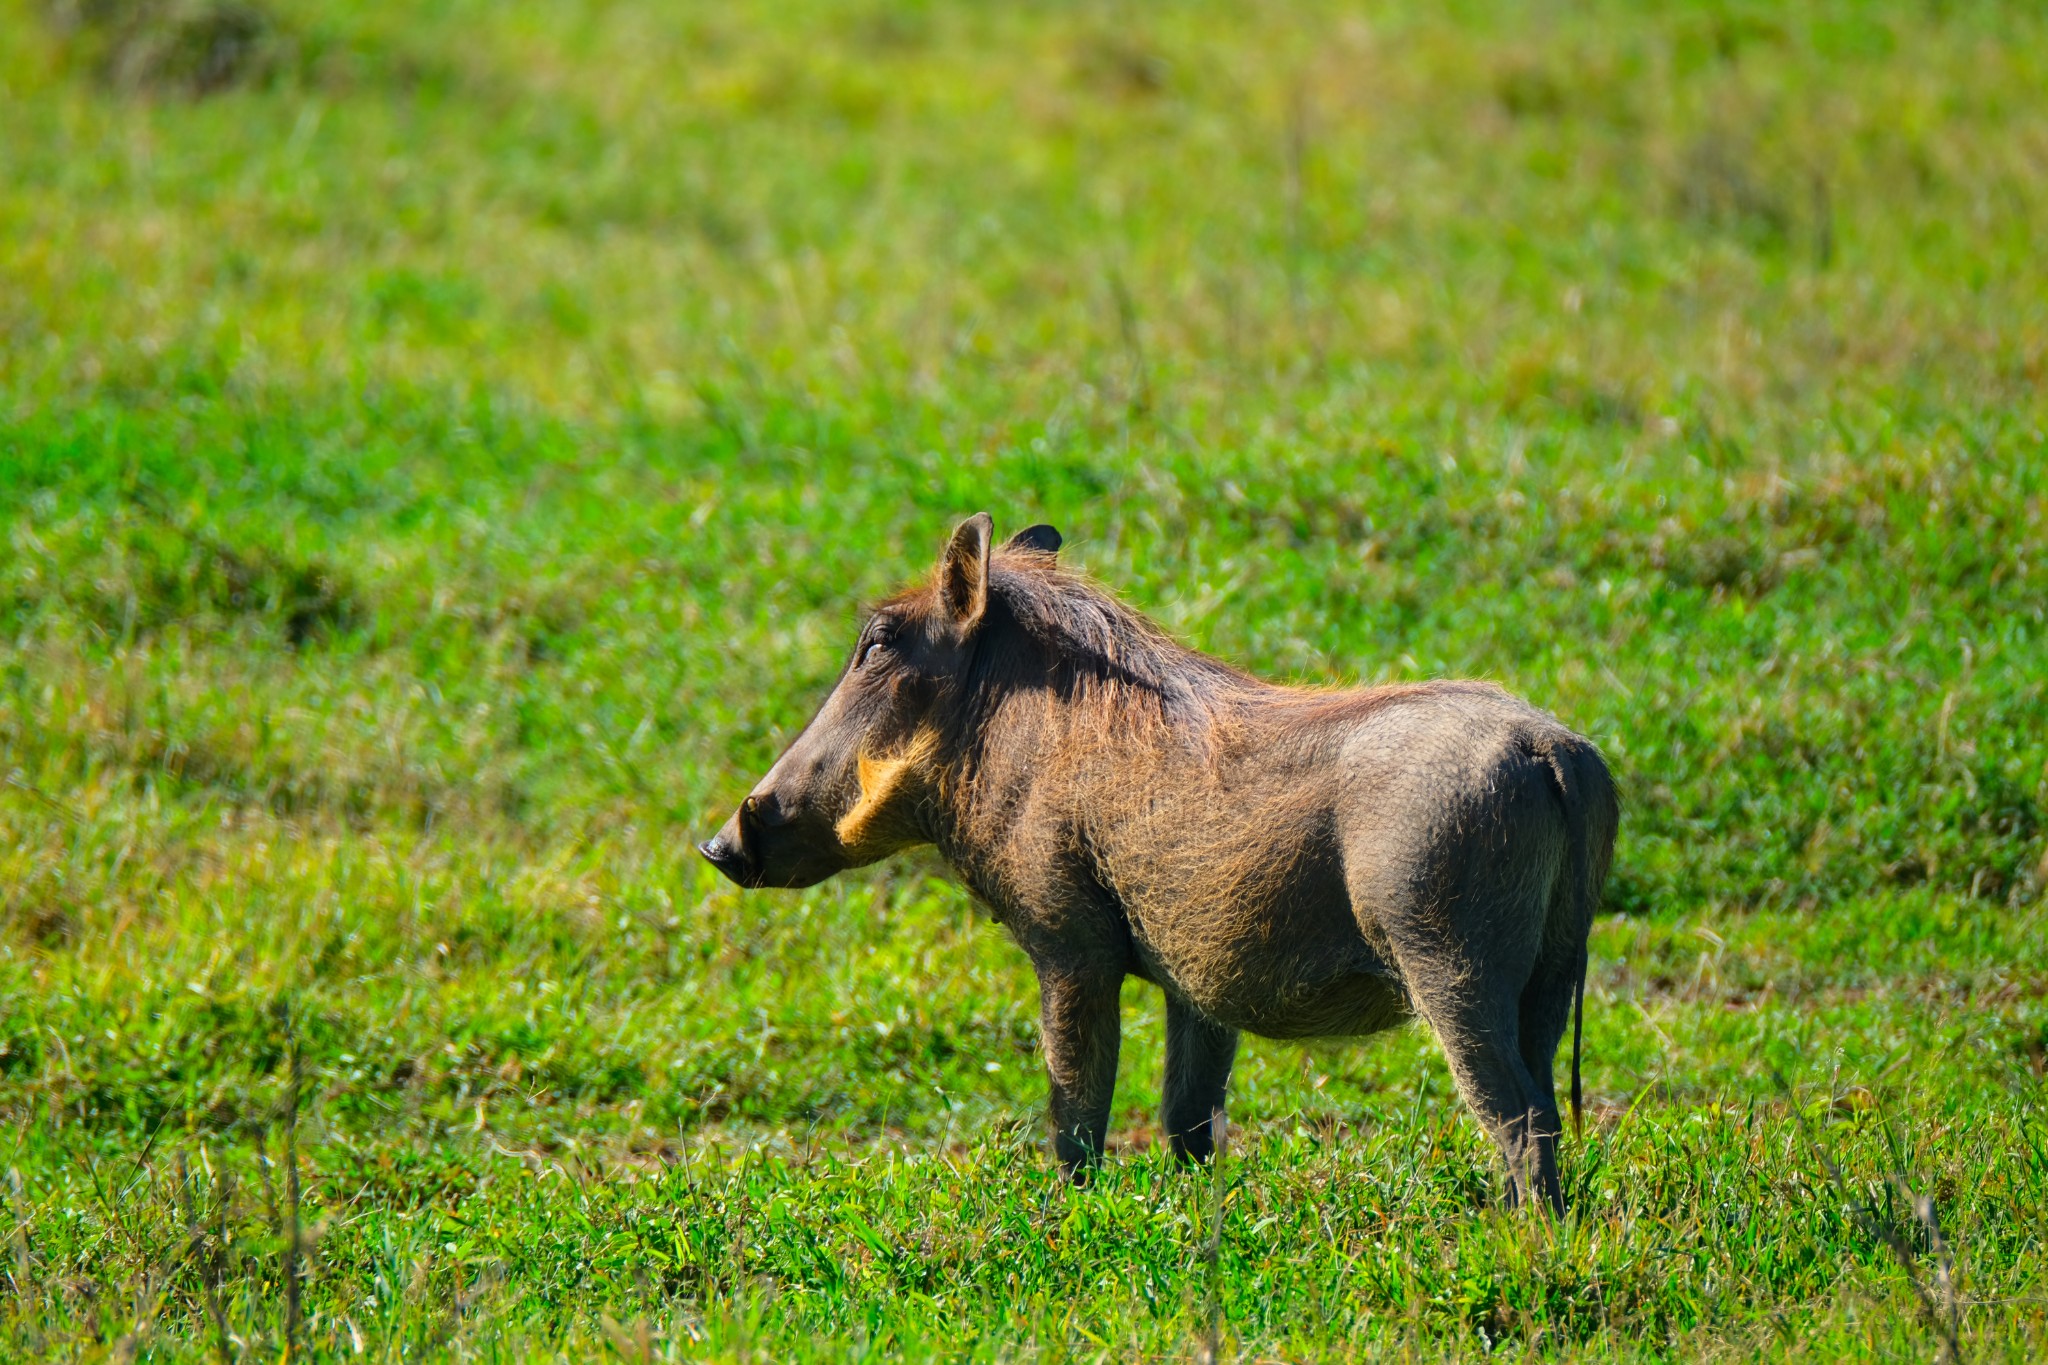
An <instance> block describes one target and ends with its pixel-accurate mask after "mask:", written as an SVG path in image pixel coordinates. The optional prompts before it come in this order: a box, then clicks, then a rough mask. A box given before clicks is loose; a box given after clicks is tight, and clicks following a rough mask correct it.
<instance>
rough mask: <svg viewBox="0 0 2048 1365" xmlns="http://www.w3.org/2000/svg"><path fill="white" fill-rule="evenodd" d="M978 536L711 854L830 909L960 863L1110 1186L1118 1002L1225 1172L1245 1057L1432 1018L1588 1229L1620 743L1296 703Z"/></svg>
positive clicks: (1179, 1126)
mask: <svg viewBox="0 0 2048 1365" xmlns="http://www.w3.org/2000/svg"><path fill="white" fill-rule="evenodd" d="M990 542H991V524H990V521H989V517H988V514H987V513H981V514H979V515H977V516H974V517H972V518H970V519H969V520H967V521H966V522H965V523H963V524H962V525H961V526H960V527H959V529H958V530H957V531H955V532H954V534H953V537H952V539H951V541H950V543H948V545H947V546H946V549H945V553H944V555H943V556H942V557H941V559H940V561H939V565H938V568H937V571H936V572H935V573H934V575H933V577H932V580H931V581H930V582H929V583H928V584H926V585H924V586H921V587H915V588H911V589H909V590H908V591H905V592H903V593H900V594H898V595H897V596H895V597H893V598H891V599H890V600H888V601H886V602H884V603H882V604H881V606H879V607H877V608H876V609H875V611H874V613H873V615H872V616H871V617H870V618H869V619H868V622H867V624H866V625H865V626H864V627H863V628H862V630H861V633H860V639H859V641H858V643H856V644H855V646H854V649H853V653H852V656H851V657H850V658H849V659H848V661H847V664H846V668H845V671H844V672H842V673H841V674H840V677H839V681H838V683H837V685H836V686H834V688H833V689H832V694H831V695H830V696H829V697H827V698H826V699H825V704H824V705H823V706H822V707H821V708H820V709H819V711H818V713H817V715H816V716H815V717H813V718H812V720H811V722H810V724H809V725H807V726H806V727H804V730H803V733H801V734H800V735H798V736H797V737H796V740H795V742H794V743H792V744H791V745H790V746H789V748H788V749H787V750H786V751H785V752H784V753H783V755H782V757H781V758H780V759H778V760H777V761H776V763H775V766H774V767H773V768H771V769H769V771H768V775H767V776H766V777H764V778H762V779H761V781H760V783H759V785H757V786H756V787H755V788H754V790H753V792H752V793H751V794H750V795H748V797H747V798H746V799H745V800H744V801H743V802H741V803H740V808H739V810H738V812H737V813H735V814H734V816H733V817H732V818H731V819H730V820H728V821H727V822H726V823H725V826H724V828H722V829H721V830H719V832H718V833H717V834H716V835H715V836H714V837H713V838H711V839H710V840H708V841H707V842H705V843H704V844H703V845H702V847H701V851H702V852H703V854H704V856H705V857H706V858H708V859H709V860H710V861H711V862H712V863H713V864H714V865H715V866H716V867H717V868H718V869H719V870H720V871H721V872H723V873H725V874H726V875H727V876H728V877H730V878H732V879H733V880H734V881H736V882H738V883H739V884H740V885H741V886H748V887H760V886H781V887H798V886H810V885H813V884H814V883H817V882H819V881H822V880H824V879H825V878H826V877H829V876H831V875H832V874H833V873H835V872H838V871H841V870H842V869H845V868H850V867H859V866H862V865H864V864H867V863H872V862H874V861H875V860H877V859H879V858H883V857H886V856H888V855H889V854H891V853H895V852H897V851H899V850H901V849H906V848H909V847H911V846H913V845H917V844H933V845H936V846H937V847H938V849H939V851H940V853H941V854H943V855H944V857H945V858H946V859H947V860H948V861H949V862H950V863H951V864H952V866H953V867H954V868H955V869H956V870H957V871H958V873H959V874H960V876H961V877H962V878H963V879H964V880H965V881H966V883H967V885H968V886H969V887H970V888H972V890H973V892H974V894H975V895H976V896H977V897H978V898H979V899H980V900H981V901H983V902H984V903H985V904H986V905H987V906H988V908H989V909H990V910H991V911H993V913H994V916H995V918H996V919H997V920H998V921H1000V922H1001V923H1002V924H1003V925H1004V926H1005V927H1006V928H1007V929H1008V930H1009V931H1010V933H1011V934H1012V935H1013V936H1014V937H1015V939H1016V941H1017V943H1018V944H1019V945H1020V946H1021V947H1022V948H1023V949H1024V951H1025V952H1026V953H1027V954H1028V955H1029V956H1030V958H1031V962H1032V965H1033V967H1035V968H1036V969H1037V972H1038V981H1039V990H1040V1019H1041V1023H1042V1034H1043V1046H1044V1050H1045V1060H1046V1068H1047V1070H1048V1071H1049V1072H1050V1073H1051V1080H1052V1117H1053V1126H1054V1148H1055V1151H1056V1153H1057V1155H1058V1158H1059V1161H1060V1165H1061V1168H1062V1169H1063V1171H1065V1172H1066V1173H1067V1174H1068V1176H1069V1177H1070V1178H1076V1179H1078V1178H1082V1177H1085V1175H1086V1173H1087V1170H1088V1168H1089V1166H1090V1165H1091V1164H1092V1163H1093V1162H1095V1161H1096V1160H1098V1159H1099V1158H1100V1156H1101V1153H1102V1150H1103V1140H1104V1137H1105V1135H1106V1132H1107V1129H1108V1125H1109V1107H1110V1092H1111V1089H1112V1087H1113V1085H1114V1083H1115V1080H1116V1066H1117V1048H1118V1030H1119V1020H1118V994H1119V987H1120V985H1121V983H1122V981H1123V978H1124V977H1125V976H1126V975H1129V974H1135V975H1137V976H1140V977H1143V978H1144V979H1145V980H1147V981H1150V982H1152V983H1154V984H1155V985H1157V986H1159V987H1160V988H1161V989H1162V990H1163V991H1164V992H1165V995H1166V1083H1165V1095H1164V1114H1163V1117H1164V1126H1165V1129H1166V1133H1167V1136H1168V1140H1169V1141H1170V1142H1171V1144H1172V1146H1173V1149H1174V1151H1176V1152H1177V1153H1179V1154H1180V1155H1181V1156H1182V1157H1184V1158H1187V1159H1192V1160H1201V1159H1203V1158H1204V1157H1206V1156H1207V1155H1208V1154H1209V1150H1210V1143H1211V1138H1210V1118H1211V1114H1212V1111H1213V1110H1215V1109H1218V1108H1220V1106H1221V1105H1222V1103H1223V1094H1224V1086H1225V1084H1226V1082H1227V1081H1228V1079H1229V1076H1230V1068H1231V1062H1232V1060H1233V1058H1234V1057H1235V1055H1236V1051H1237V1039H1238V1034H1239V1032H1240V1031H1242V1030H1249V1031H1251V1032H1253V1033H1257V1034H1261V1035H1264V1036H1266V1037H1270V1038H1311V1037H1331V1036H1346V1035H1357V1034H1366V1033H1373V1032H1376V1031H1378V1030H1380V1029H1384V1028H1388V1027H1391V1026H1393V1025H1394V1024H1397V1023H1399V1022H1401V1021H1403V1020H1406V1019H1408V1018H1410V1017H1413V1016H1415V1015H1420V1016H1421V1017H1422V1018H1423V1019H1425V1020H1427V1021H1428V1022H1429V1024H1430V1026H1431V1027H1432V1028H1434V1029H1435V1031H1436V1035H1437V1037H1438V1039H1439V1040H1441V1042H1442V1044H1443V1048H1444V1052H1445V1053H1446V1054H1447V1055H1448V1057H1449V1059H1450V1065H1451V1071H1452V1074H1453V1075H1454V1076H1455V1077H1456V1078H1457V1083H1458V1088H1459V1089H1460V1091H1461V1092H1462V1093H1463V1094H1464V1097H1465V1099H1466V1102H1467V1103H1468V1104H1470V1105H1471V1107H1472V1110H1473V1112H1474V1113H1476V1114H1477V1115H1478V1117H1479V1119H1480V1121H1481V1122H1482V1123H1484V1124H1485V1126H1486V1129H1487V1132H1488V1133H1489V1134H1490V1135H1491V1136H1492V1138H1493V1140H1494V1141H1495V1142H1496V1143H1497V1144H1498V1145H1499V1147H1500V1150H1501V1153H1502V1155H1503V1156H1504V1157H1505V1158H1506V1162H1507V1171H1508V1198H1509V1200H1510V1202H1517V1203H1519V1202H1523V1201H1524V1200H1526V1199H1527V1198H1528V1197H1529V1196H1530V1195H1531V1194H1532V1193H1534V1194H1540V1195H1541V1197H1542V1198H1543V1199H1544V1200H1545V1201H1546V1202H1547V1203H1548V1204H1549V1205H1550V1206H1551V1207H1552V1208H1553V1209H1561V1208H1562V1207H1563V1195H1562V1191H1561V1189H1560V1187H1559V1184H1558V1176H1557V1138H1558V1135H1559V1132H1560V1128H1561V1124H1560V1123H1559V1118H1558V1109H1557V1094H1556V1088H1555V1086H1554V1084H1553V1081H1552V1078H1551V1064H1552V1059H1553V1058H1554V1057H1555V1055H1556V1052H1557V1047H1558V1043H1559V1040H1560V1039H1561V1038H1562V1037H1563V1034H1564V1030H1565V1026H1566V1024H1567V1022H1570V1023H1572V1024H1573V1026H1574V1027H1573V1039H1572V1108H1573V1112H1574V1114H1575V1115H1576V1113H1577V1110H1578V1103H1579V1041H1578V1030H1577V1021H1578V1011H1579V1009H1580V1006H1581V1004H1582V998H1583V994H1584V985H1585V971H1586V934H1587V928H1588V925H1589V924H1590V922H1591V920H1592V916H1593V912H1594V907H1595V906H1596V904H1597V903H1598V902H1599V899H1600V891H1601V885H1602V883H1603V882H1604V881H1605V879H1606V876H1607V866H1608V859H1609V857H1610V855H1611V853H1612V851H1613V847H1614V834H1615V826H1616V822H1617V819H1618V814H1619V812H1618V809H1617V806H1616V800H1615V793H1614V787H1613V784H1612V782H1611V780H1610V779H1609V777H1608V772H1607V767H1606V765H1605V764H1604V763H1603V762H1602V761H1601V758H1600V754H1599V752H1598V751H1597V750H1596V749H1595V748H1594V747H1593V745H1592V744H1591V743H1590V742H1588V741H1587V740H1585V739H1583V738H1581V737H1580V736H1578V735H1576V734H1574V733H1572V732H1571V731H1570V730H1567V729H1565V728H1564V726H1562V725H1560V724H1558V722H1557V721H1556V720H1554V719H1553V718H1551V717H1550V716H1549V715H1547V714H1545V713H1544V712H1542V711H1538V710H1536V709H1534V708H1533V707H1530V706H1528V705H1526V704H1525V703H1523V702H1521V701H1518V700H1516V699H1515V698H1513V697H1511V696H1509V695H1508V694H1507V693H1506V692H1504V691H1502V690H1501V689H1500V688H1498V687H1495V686H1493V685H1491V684H1489V683H1482V682H1430V683H1419V684H1413V685H1406V686H1394V687H1372V688H1363V689H1357V690H1346V691H1338V690H1329V689H1316V688H1295V687H1280V686H1275V685H1273V684H1270V683H1265V682H1261V681H1259V680H1258V679H1256V678H1252V677H1249V676H1247V675H1246V674H1244V673H1241V672H1239V671H1237V670H1236V669H1234V668H1231V667H1229V666H1228V665H1226V664H1223V663H1221V662H1219V661H1217V660H1215V659H1212V658H1209V657H1207V656H1205V655H1203V654H1199V653H1197V652H1195V651H1193V650H1190V649H1187V648H1184V647H1183V646H1181V645H1179V644H1177V643H1175V642H1174V641H1173V640H1171V639H1170V638H1168V637H1167V636H1166V634H1165V633H1164V632H1162V631H1161V630H1160V629H1159V628H1158V627H1156V626H1155V625H1153V624H1152V623H1151V622H1150V621H1148V620H1146V619H1145V618H1144V617H1143V616H1141V615H1139V614H1138V613H1137V612H1136V611H1134V610H1132V609H1131V608H1129V607H1127V606H1125V605H1124V604H1123V603H1121V602H1119V601H1117V600H1116V599H1115V598H1114V597H1112V596H1111V595H1110V594H1109V593H1107V592H1105V591H1104V590H1102V589H1101V588H1099V587H1097V586H1096V585H1094V584H1093V583H1091V582H1089V581H1087V580H1085V579H1083V578H1081V577H1079V576H1077V575H1074V574H1072V573H1069V572H1066V571H1064V570H1062V569H1061V568H1060V567H1059V565H1058V563H1057V561H1056V559H1055V554H1056V552H1057V550H1058V549H1059V545H1060V536H1059V533H1058V532H1056V531H1054V530H1053V529H1052V528H1051V527H1049V526H1033V527H1031V528H1029V529H1027V530H1024V531H1020V532H1018V533H1017V534H1016V535H1015V536H1013V537H1011V538H1010V540H1009V541H1008V543H1006V544H1004V545H1001V546H999V547H998V546H992V545H991V543H990Z"/></svg>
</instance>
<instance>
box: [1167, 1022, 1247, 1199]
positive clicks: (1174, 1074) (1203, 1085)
mask: <svg viewBox="0 0 2048 1365" xmlns="http://www.w3.org/2000/svg"><path fill="white" fill-rule="evenodd" d="M1236 1059H1237V1030H1236V1029H1234V1028H1225V1027H1224V1026H1223V1025H1221V1024H1218V1023H1216V1022H1214V1021H1213V1020H1210V1019H1207V1018H1204V1017H1203V1016H1202V1015H1201V1014H1199V1013H1198V1012H1196V1010H1195V1008H1194V1007H1193V1006H1192V1005H1189V1004H1188V1003H1186V1002H1185V1001H1183V1000H1181V999H1179V998H1178V997H1176V996H1174V995H1172V994H1168V995H1167V997H1166V1085H1165V1093H1164V1102H1163V1103H1162V1104H1161V1105H1160V1118H1161V1120H1162V1122H1164V1124H1165V1125H1166V1140H1167V1141H1168V1142H1169V1143H1171V1144H1172V1145H1173V1154H1174V1155H1175V1156H1177V1157H1179V1158H1180V1159H1181V1160H1183V1161H1207V1160H1208V1159H1209V1154H1210V1152H1211V1151H1212V1150H1213V1149H1214V1147H1215V1145H1216V1143H1215V1138H1214V1136H1213V1135H1212V1133H1211V1130H1210V1126H1209V1117H1210V1115H1211V1114H1212V1113H1213V1112H1214V1111H1215V1110H1218V1109H1221V1108H1222V1107H1223V1092H1224V1089H1225V1087H1227V1086H1228V1085H1229V1083H1230V1066H1231V1063H1232V1062H1234V1061H1235V1060H1236Z"/></svg>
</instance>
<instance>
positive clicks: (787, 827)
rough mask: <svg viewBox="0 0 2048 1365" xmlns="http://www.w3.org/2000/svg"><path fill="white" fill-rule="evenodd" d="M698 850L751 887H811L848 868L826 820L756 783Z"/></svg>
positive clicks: (715, 864)
mask: <svg viewBox="0 0 2048 1365" xmlns="http://www.w3.org/2000/svg"><path fill="white" fill-rule="evenodd" d="M697 851H698V852H699V853H701V854H703V855H704V858H705V860H706V861H707V862H709V863H710V864H711V865H712V866H713V867H715V868H717V869H718V870H719V871H720V872H723V873H724V874H725V875H726V876H728V877H730V878H732V880H733V881H735V882H737V883H738V884H739V885H741V886H744V887H749V888H754V887H763V886H782V887H803V886H815V885H817V884H818V883H819V882H821V881H824V880H825V878H827V877H829V876H831V875H832V874H833V873H835V872H841V871H844V870H845V868H846V859H845V858H844V857H842V856H841V855H840V851H839V843H838V841H837V840H836V839H834V838H833V837H832V827H831V825H830V824H829V823H823V822H821V820H820V819H819V818H818V817H817V816H815V815H806V814H804V813H802V812H800V811H799V810H797V809H794V808H792V807H791V806H790V804H789V803H788V802H787V801H785V800H784V799H783V798H782V796H781V794H780V793H779V792H777V791H774V790H767V791H763V790H760V789H758V788H757V789H756V790H755V792H754V794H753V795H752V796H749V797H748V798H747V799H746V800H744V801H742V802H740V808H739V809H738V810H736V811H734V812H733V816H732V819H730V820H727V821H726V822H725V827H724V828H722V829H720V830H719V831H718V833H716V834H714V835H712V836H711V837H710V838H709V839H707V840H705V841H704V842H703V843H701V844H699V845H697Z"/></svg>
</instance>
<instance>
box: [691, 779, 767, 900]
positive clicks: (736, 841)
mask: <svg viewBox="0 0 2048 1365" xmlns="http://www.w3.org/2000/svg"><path fill="white" fill-rule="evenodd" d="M757 804H758V798H756V797H752V796H750V797H748V798H747V799H746V800H744V801H742V802H740V808H739V809H738V810H736V811H734V812H733V815H732V818H731V819H730V820H727V821H726V822H725V825H724V826H723V827H722V828H721V829H720V830H719V831H718V833H716V834H714V835H712V836H711V837H710V838H709V839H706V840H705V841H704V842H703V843H701V844H699V845H697V851H698V852H699V853H701V854H703V855H704V860H705V861H706V862H708V863H710V864H711V865H712V866H713V867H715V868H717V869H718V870H719V871H720V872H723V873H724V874H725V875H726V876H728V877H730V878H732V880H733V881H735V882H737V883H738V884H739V885H741V886H759V885H760V884H761V859H760V852H759V850H760V841H759V839H758V838H755V839H752V840H750V839H749V838H748V835H749V834H750V833H753V832H754V831H752V830H750V829H749V826H750V825H755V824H756V823H757V821H758V816H757V815H756V813H755V812H756V806H757Z"/></svg>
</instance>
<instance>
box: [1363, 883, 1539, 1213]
mask: <svg viewBox="0 0 2048 1365" xmlns="http://www.w3.org/2000/svg"><path fill="white" fill-rule="evenodd" d="M1403 930H1404V932H1401V933H1399V934H1397V935H1394V936H1393V937H1394V946H1395V951H1396V953H1397V954H1398V955H1399V956H1400V959H1401V968H1402V973H1403V975H1404V976H1405V977H1406V979H1407V982H1408V990H1409V993H1410V994H1411V995H1412V996H1413V997H1414V1000H1415V1007H1416V1012H1417V1013H1419V1014H1420V1015H1422V1017H1423V1018H1424V1019H1426V1020H1428V1021H1429V1026H1430V1027H1431V1028H1432V1029H1433V1030H1434V1031H1435V1032H1436V1036H1437V1041H1438V1042H1440V1043H1442V1044H1443V1049H1444V1056H1445V1057H1446V1059H1448V1060H1449V1062H1450V1064H1451V1075H1452V1077H1453V1078H1454V1079H1455V1080H1456V1081H1457V1083H1458V1091H1459V1093H1460V1094H1462V1095H1463V1096H1464V1097H1465V1102H1466V1103H1467V1104H1469V1105H1470V1106H1471V1107H1472V1112H1473V1113H1474V1114H1476V1115H1478V1117H1479V1121H1480V1122H1481V1123H1482V1124H1484V1125H1485V1127H1486V1132H1487V1135H1488V1136H1489V1137H1491V1138H1492V1139H1493V1141H1494V1145H1495V1146H1497V1147H1499V1148H1500V1153H1501V1156H1502V1157H1503V1158H1504V1159H1505V1161H1506V1162H1507V1172H1508V1189H1507V1198H1508V1203H1509V1204H1510V1205H1521V1204H1525V1203H1527V1202H1529V1201H1530V1200H1531V1199H1541V1200H1542V1201H1543V1202H1544V1203H1545V1204H1546V1205H1548V1206H1549V1208H1550V1209H1551V1211H1553V1212H1555V1213H1559V1214H1562V1213H1563V1212H1564V1191H1563V1188H1562V1187H1561V1186H1560V1185H1559V1183H1558V1179H1557V1122H1556V1114H1557V1107H1556V1101H1555V1100H1553V1099H1551V1098H1550V1096H1549V1091H1548V1087H1541V1088H1539V1086H1538V1085H1537V1082H1536V1078H1535V1077H1534V1076H1532V1075H1530V1074H1529V1067H1528V1064H1527V1063H1526V1062H1525V1061H1524V1060H1523V1054H1522V1038H1521V1006H1522V989H1523V986H1524V984H1525V983H1526V982H1527V980H1528V978H1529V974H1530V967H1529V959H1530V958H1532V957H1534V956H1535V953H1534V951H1533V950H1534V948H1535V945H1534V944H1533V943H1528V944H1523V943H1520V942H1517V938H1516V936H1514V935H1511V934H1507V935H1499V936H1498V937H1496V938H1495V939H1494V941H1493V942H1492V943H1491V944H1487V945H1486V946H1487V947H1490V948H1491V949H1492V951H1491V952H1488V953H1485V954H1484V955H1482V954H1481V952H1478V951H1475V950H1474V949H1475V948H1476V947H1477V946H1478V945H1480V944H1483V943H1485V940H1484V938H1483V937H1481V936H1478V935H1474V936H1472V938H1471V939H1469V940H1460V939H1455V938H1453V937H1451V936H1449V935H1446V934H1443V933H1441V932H1440V931H1434V930H1431V929H1421V930H1418V926H1416V925H1414V924H1410V925H1407V926H1403ZM1524 947H1526V948H1527V949H1528V950H1529V951H1528V956H1526V957H1525V956H1523V954H1522V952H1521V951H1518V950H1520V949H1523V948H1524ZM1518 964H1519V966H1518ZM1552 1042H1553V1043H1554V1042H1555V1038H1554V1037H1553V1038H1552Z"/></svg>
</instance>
